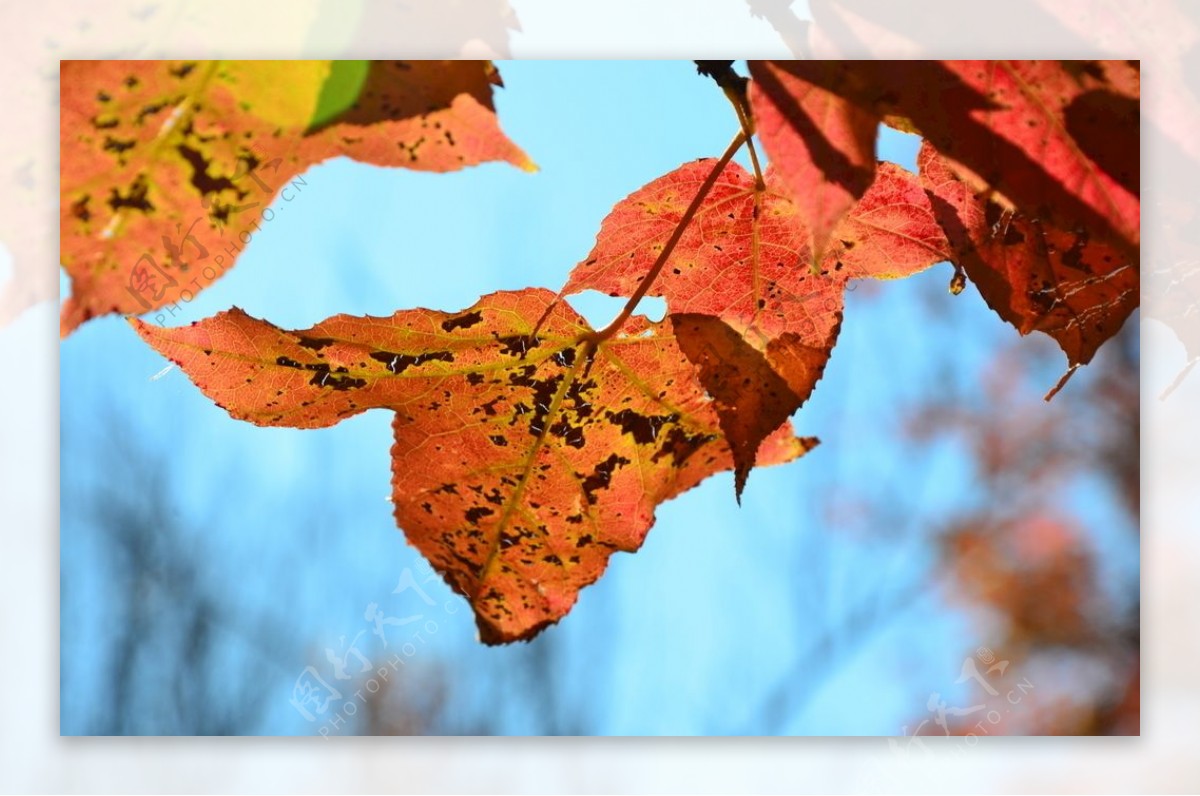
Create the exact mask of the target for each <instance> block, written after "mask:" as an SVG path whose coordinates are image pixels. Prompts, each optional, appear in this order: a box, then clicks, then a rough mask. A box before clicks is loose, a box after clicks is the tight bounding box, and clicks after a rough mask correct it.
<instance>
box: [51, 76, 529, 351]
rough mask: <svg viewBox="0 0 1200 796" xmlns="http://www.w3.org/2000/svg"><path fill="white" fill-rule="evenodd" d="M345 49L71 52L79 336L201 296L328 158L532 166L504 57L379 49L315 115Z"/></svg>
mask: <svg viewBox="0 0 1200 796" xmlns="http://www.w3.org/2000/svg"><path fill="white" fill-rule="evenodd" d="M330 63H331V62H326V61H298V62H272V61H189V62H180V61H171V62H167V61H64V62H63V64H62V78H61V80H62V99H61V105H62V117H61V126H60V142H61V174H62V178H61V210H60V224H61V261H62V265H63V267H64V268H65V269H66V270H67V273H68V274H69V275H70V277H71V292H72V295H71V297H70V298H69V299H68V300H67V301H66V303H65V304H64V306H63V311H62V332H63V334H64V335H65V334H69V333H70V332H71V331H72V330H74V329H75V328H76V327H78V326H79V325H80V324H81V323H83V322H84V321H86V320H88V319H89V318H92V317H95V316H97V315H103V314H106V313H112V312H119V313H138V314H140V313H144V312H149V311H151V310H154V309H157V308H159V307H164V306H167V305H170V304H174V303H176V302H178V301H179V300H181V299H183V300H186V301H190V300H191V297H192V296H193V295H194V294H195V293H196V292H198V291H199V290H201V289H203V288H204V287H206V286H207V285H209V284H211V283H212V282H213V281H214V280H215V279H218V278H219V277H220V276H221V275H222V274H223V273H224V272H225V271H226V270H227V269H229V268H230V267H232V266H233V264H234V262H235V261H236V259H237V257H238V256H239V254H240V253H241V249H242V248H243V247H244V246H245V245H246V243H247V242H248V241H249V240H250V238H251V236H252V235H253V233H254V231H256V230H258V229H259V222H260V219H262V220H265V221H269V218H270V217H269V216H267V215H266V214H265V212H264V209H265V208H266V207H267V205H268V204H270V202H271V200H272V199H273V198H274V196H275V195H276V193H278V192H281V191H282V190H284V189H286V188H287V186H288V185H289V184H290V183H291V182H292V181H293V179H294V178H295V177H296V175H298V174H300V173H301V172H303V171H304V170H305V169H307V168H308V167H309V166H311V165H313V164H315V163H319V162H321V161H323V160H327V159H328V158H331V157H335V156H337V155H348V156H350V157H353V158H356V159H358V160H362V161H365V162H368V163H373V164H376V165H381V166H403V167H406V168H413V169H422V170H430V171H449V170H452V169H458V168H462V167H463V166H469V165H473V164H477V163H481V162H484V161H488V160H505V161H508V162H510V163H513V164H515V165H518V166H521V167H523V168H532V164H531V162H530V161H529V159H528V158H527V157H526V156H525V154H524V153H523V152H521V150H520V149H518V148H517V147H516V146H515V145H513V144H512V142H510V141H509V140H508V139H507V138H505V137H504V135H503V133H501V132H500V128H499V125H498V123H497V121H496V117H495V113H494V111H493V108H492V102H491V88H492V81H493V80H494V79H495V70H494V67H492V65H491V64H490V63H488V62H486V61H444V62H442V61H392V62H372V63H370V64H369V69H368V71H366V72H365V76H364V80H363V82H362V85H361V87H360V88H359V89H357V90H358V92H359V93H358V94H357V97H356V99H355V100H354V102H353V104H351V105H348V106H347V107H344V108H340V109H339V111H338V113H336V114H335V115H333V116H332V117H331V118H329V119H326V120H324V121H323V122H322V124H321V125H319V126H317V127H315V128H313V129H310V127H311V125H310V122H312V121H313V120H315V119H316V118H317V117H316V116H315V115H314V114H315V112H316V111H317V110H318V108H319V101H320V99H321V97H322V92H323V90H324V89H325V88H326V85H325V84H326V83H327V82H328V81H329V80H332V77H329V76H328V75H330V74H331V72H330V69H331V67H330V66H329V64H330ZM335 63H336V62H335ZM323 81H325V82H324V83H323ZM293 193H295V190H293ZM268 212H269V211H268Z"/></svg>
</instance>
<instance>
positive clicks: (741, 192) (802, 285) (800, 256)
mask: <svg viewBox="0 0 1200 796" xmlns="http://www.w3.org/2000/svg"><path fill="white" fill-rule="evenodd" d="M712 168H713V161H711V160H700V161H695V162H693V163H687V164H685V165H683V166H681V167H680V168H678V169H676V170H675V171H673V172H671V173H670V174H667V175H665V176H663V177H659V178H658V179H656V180H654V181H653V182H651V183H649V184H648V185H646V186H644V187H642V188H640V189H639V190H637V191H635V192H634V193H633V194H631V195H630V196H629V197H627V198H626V199H624V200H622V201H621V202H618V203H617V205H616V207H614V208H613V210H612V212H611V213H610V214H609V215H608V217H607V218H605V219H604V222H603V223H602V225H601V227H600V233H599V234H598V235H597V238H596V245H595V247H594V248H593V249H592V251H591V253H590V254H589V255H588V256H587V258H586V259H585V260H584V261H583V262H581V263H580V264H579V265H577V266H576V267H575V269H574V270H573V271H572V273H571V276H570V278H569V279H568V281H567V284H566V286H565V287H564V288H563V292H564V293H565V294H568V295H569V294H573V293H578V292H581V291H584V290H598V291H600V292H603V293H607V294H609V295H613V296H628V295H632V293H633V292H634V291H635V290H636V289H637V287H638V285H639V284H640V283H641V281H642V279H643V277H645V275H646V274H647V273H648V272H649V270H650V268H651V266H652V265H653V263H654V261H655V260H656V259H657V258H658V256H659V254H660V253H661V252H662V251H663V248H664V246H665V244H666V241H667V240H668V238H669V237H670V236H671V234H672V233H673V232H674V230H675V228H676V227H677V226H678V225H679V224H680V223H681V222H682V221H683V220H684V215H685V213H686V210H687V207H688V205H689V204H690V203H691V201H692V199H693V198H694V197H695V196H696V194H697V191H698V190H699V189H700V186H701V184H702V183H703V182H704V180H705V179H706V178H707V177H708V175H709V173H710V171H711V170H712ZM765 182H766V185H765V186H764V188H763V189H762V190H759V189H758V188H757V187H756V185H755V180H754V177H753V176H752V175H750V174H749V173H747V172H746V170H745V169H743V168H742V167H741V166H739V165H738V164H736V163H729V164H728V165H726V167H725V168H724V169H723V170H722V172H721V174H720V176H719V178H718V179H717V181H716V183H715V184H714V185H713V187H712V189H711V191H710V192H709V193H708V195H707V196H706V197H705V199H704V201H703V202H702V203H701V205H700V207H699V208H698V210H697V211H696V213H695V215H694V217H693V218H692V219H691V221H690V223H689V224H688V226H687V228H686V229H685V231H684V232H683V234H682V236H681V237H680V238H679V241H678V243H677V245H676V246H675V249H674V250H673V252H672V253H671V256H670V258H669V259H668V260H667V263H666V265H665V267H664V268H663V270H662V273H661V274H660V275H659V277H658V278H657V279H656V280H655V281H654V283H653V284H652V285H651V287H650V290H649V293H648V294H649V295H652V296H662V297H664V298H665V299H666V301H667V310H668V312H669V313H671V314H672V315H676V316H678V315H684V316H686V317H683V318H679V319H673V322H674V323H676V329H677V333H678V332H679V330H680V329H685V330H687V329H692V327H694V326H696V325H697V323H701V322H698V321H697V320H696V318H694V317H693V316H709V317H711V318H714V319H716V320H717V321H719V322H720V324H721V325H719V326H718V325H716V324H715V323H714V322H711V321H705V322H702V323H701V325H700V328H695V329H692V331H690V332H689V331H684V332H683V333H682V334H681V336H680V338H679V339H680V345H681V347H682V348H683V349H684V351H685V353H687V354H688V355H689V357H690V358H691V359H692V361H693V362H694V363H695V364H696V365H697V366H699V367H700V369H701V373H702V375H705V376H708V378H707V379H706V380H705V386H706V387H707V388H708V389H709V391H710V393H711V394H712V395H713V397H714V399H715V402H716V404H717V406H718V412H719V413H721V412H728V413H729V414H730V415H731V416H730V417H728V418H726V419H725V422H724V425H723V429H724V430H725V431H726V433H727V434H728V435H729V442H730V445H731V447H732V448H733V450H734V454H735V461H736V463H737V479H736V486H737V487H739V488H740V487H741V485H743V484H744V483H745V478H746V475H747V474H748V473H749V470H750V468H751V467H752V466H753V464H754V458H753V454H754V447H755V444H756V441H757V440H761V439H762V438H764V437H765V436H766V435H767V434H769V433H770V432H771V431H772V430H773V428H774V426H773V425H771V422H772V421H773V419H775V418H777V417H778V418H786V417H787V416H789V415H791V414H792V413H793V412H794V411H795V410H796V409H797V408H798V407H799V406H801V405H802V404H803V402H804V401H806V400H807V399H808V397H809V395H811V393H812V390H813V388H814V387H815V386H816V383H817V381H818V380H819V379H820V378H821V375H822V373H823V372H824V367H825V363H826V362H827V361H828V359H829V355H830V353H831V352H832V350H833V346H834V343H835V342H836V340H837V334H838V330H839V328H840V326H841V321H842V309H843V292H844V290H845V287H846V284H847V282H848V281H849V280H850V279H853V278H868V277H869V278H898V277H903V276H907V275H909V274H912V273H916V272H917V271H920V270H922V269H924V268H927V267H929V266H930V265H933V264H934V263H936V262H939V261H942V260H945V259H948V257H949V250H948V248H947V246H946V241H945V237H944V235H943V233H942V230H941V228H940V226H939V225H938V223H937V221H936V219H935V218H934V215H933V211H932V208H931V206H930V204H929V199H928V197H927V196H926V195H925V192H924V190H923V189H922V187H921V184H920V182H919V180H918V179H917V177H916V175H914V174H911V173H909V172H907V171H905V170H904V169H901V168H899V167H898V166H896V165H894V164H891V163H880V164H879V165H878V167H877V176H876V178H875V181H874V183H872V185H871V187H870V189H869V190H867V192H866V193H865V194H864V195H863V197H862V199H861V200H860V201H859V202H858V203H857V204H856V205H855V206H854V208H853V209H852V210H851V212H850V213H849V214H848V215H847V216H846V217H845V218H843V219H842V221H841V223H840V224H839V225H838V226H837V227H836V228H835V230H834V233H833V235H832V237H831V243H830V245H829V246H828V247H827V251H826V253H825V255H824V257H823V259H822V261H821V263H820V271H819V273H816V274H814V273H812V271H811V269H810V268H809V265H808V263H809V261H810V259H811V254H810V252H811V250H810V248H809V243H808V240H809V237H808V232H807V229H806V228H805V226H804V225H803V223H802V221H801V219H800V212H799V210H798V209H797V207H796V205H795V204H794V203H793V201H792V200H791V198H790V192H789V190H788V189H787V187H786V186H784V185H783V184H782V179H781V178H780V176H779V175H778V173H777V172H776V171H775V169H774V167H772V168H771V169H768V171H767V173H766V175H765ZM733 336H737V337H740V338H741V340H742V341H743V345H740V346H739V345H737V344H736V343H735V342H734V340H733ZM749 351H753V352H755V353H756V354H757V356H758V357H759V359H761V360H762V361H765V362H766V363H767V364H769V366H770V367H769V368H767V369H764V368H763V367H762V361H759V359H755V358H754V357H751V356H750V355H749ZM716 374H720V375H719V376H718V375H716ZM734 374H736V378H735V377H734ZM780 382H782V384H784V385H786V387H787V389H786V390H785V389H782V385H781V383H780ZM752 406H757V407H758V410H759V413H760V414H759V417H758V418H756V419H751V418H747V417H742V416H741V414H742V413H743V412H744V411H745V410H746V409H747V408H748V407H752ZM722 407H725V409H722Z"/></svg>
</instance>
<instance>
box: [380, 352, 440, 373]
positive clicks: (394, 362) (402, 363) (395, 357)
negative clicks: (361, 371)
mask: <svg viewBox="0 0 1200 796" xmlns="http://www.w3.org/2000/svg"><path fill="white" fill-rule="evenodd" d="M371 359H374V360H377V361H379V362H383V363H384V364H386V365H387V368H388V370H390V371H391V372H392V373H397V374H399V373H403V372H404V371H405V370H407V369H408V368H410V367H415V366H417V365H420V364H422V363H425V362H430V361H434V360H436V361H439V362H453V361H454V355H453V354H451V353H450V352H449V351H429V352H426V353H422V354H397V353H395V352H393V351H372V352H371Z"/></svg>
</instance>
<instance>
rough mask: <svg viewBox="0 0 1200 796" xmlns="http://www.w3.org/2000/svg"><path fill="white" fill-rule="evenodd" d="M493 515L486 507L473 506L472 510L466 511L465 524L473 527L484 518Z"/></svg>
mask: <svg viewBox="0 0 1200 796" xmlns="http://www.w3.org/2000/svg"><path fill="white" fill-rule="evenodd" d="M495 513H496V512H494V511H492V510H491V509H489V508H488V507H487V506H475V507H474V508H471V509H467V522H469V523H471V524H472V525H474V524H475V523H477V522H479V521H480V520H481V519H483V518H484V517H490V516H491V515H493V514H495Z"/></svg>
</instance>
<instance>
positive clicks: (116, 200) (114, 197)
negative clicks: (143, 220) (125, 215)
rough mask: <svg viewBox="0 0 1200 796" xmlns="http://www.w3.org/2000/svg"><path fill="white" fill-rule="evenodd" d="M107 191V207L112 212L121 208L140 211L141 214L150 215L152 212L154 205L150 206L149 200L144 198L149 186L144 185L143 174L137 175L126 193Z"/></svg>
mask: <svg viewBox="0 0 1200 796" xmlns="http://www.w3.org/2000/svg"><path fill="white" fill-rule="evenodd" d="M109 191H110V192H109V196H108V206H109V207H111V208H112V209H113V210H114V211H116V210H120V209H121V208H123V207H128V208H130V209H132V210H140V211H142V212H143V213H150V212H152V211H153V210H154V205H152V204H150V200H149V199H147V198H146V195H147V193H148V192H149V186H148V185H147V184H146V177H145V175H143V174H139V175H138V176H137V178H136V179H134V181H133V184H132V185H130V186H129V192H128V193H124V194H122V193H118V192H117V189H116V188H111V189H109Z"/></svg>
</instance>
